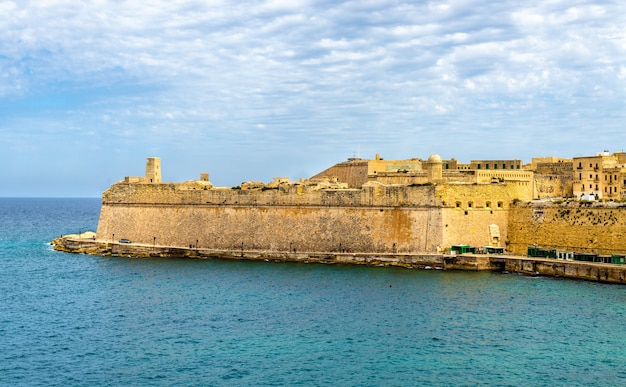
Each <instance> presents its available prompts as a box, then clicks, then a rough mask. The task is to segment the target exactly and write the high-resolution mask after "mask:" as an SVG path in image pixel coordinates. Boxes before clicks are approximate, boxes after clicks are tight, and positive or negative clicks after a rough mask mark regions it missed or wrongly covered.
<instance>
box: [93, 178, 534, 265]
mask: <svg viewBox="0 0 626 387" xmlns="http://www.w3.org/2000/svg"><path fill="white" fill-rule="evenodd" d="M518 189H520V187H519V186H518V185H516V184H470V185H467V184H462V185H419V186H400V185H398V186H393V185H392V186H388V185H381V184H379V183H367V184H365V185H364V186H363V187H362V188H360V189H319V187H318V186H313V185H306V184H297V183H296V184H294V183H286V184H280V185H278V186H276V187H272V188H268V187H267V186H264V187H261V188H256V189H239V188H206V189H204V188H198V186H196V185H194V184H192V183H161V184H146V183H125V182H122V183H118V184H114V185H113V186H111V187H110V188H109V189H108V190H107V191H105V192H104V194H103V201H102V210H101V214H100V220H99V223H98V230H97V236H98V239H101V240H115V239H120V238H125V239H130V240H132V241H133V242H138V243H146V244H149V243H155V244H160V245H170V246H196V247H201V248H214V249H227V250H228V249H240V248H242V246H243V248H244V249H258V250H267V251H294V250H295V251H331V252H342V251H355V252H371V253H437V252H440V251H443V249H445V248H447V247H448V246H450V245H452V244H458V243H466V244H472V245H478V246H483V245H489V244H495V245H499V243H500V242H501V241H504V240H506V238H507V217H508V203H509V202H510V200H511V195H516V192H517V191H518ZM522 189H524V188H523V187H522ZM493 230H497V233H495V234H494V232H493Z"/></svg>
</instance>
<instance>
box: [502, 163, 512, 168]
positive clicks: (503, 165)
mask: <svg viewBox="0 0 626 387" xmlns="http://www.w3.org/2000/svg"><path fill="white" fill-rule="evenodd" d="M502 169H506V164H502ZM511 169H513V168H511Z"/></svg>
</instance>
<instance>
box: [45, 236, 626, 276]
mask: <svg viewBox="0 0 626 387" xmlns="http://www.w3.org/2000/svg"><path fill="white" fill-rule="evenodd" d="M51 244H52V245H53V246H54V249H55V250H57V251H64V252H68V253H75V254H91V255H99V256H119V257H136V258H149V257H163V258H195V259H234V260H256V261H275V262H302V263H322V264H356V265H368V266H392V267H404V268H415V269H440V270H443V269H445V270H465V271H498V272H509V273H520V274H527V275H538V276H551V277H563V278H572V279H580V280H587V281H595V282H604V283H614V284H624V283H626V265H615V264H605V263H595V262H583V261H572V260H557V259H549V258H531V257H524V256H512V255H485V254H461V255H448V254H427V253H416V254H390V253H361V252H311V251H301V252H300V251H297V252H296V251H260V250H246V249H231V250H216V249H207V248H196V247H194V246H189V247H181V246H161V245H156V244H142V243H119V242H111V241H104V240H98V239H96V240H94V239H87V238H83V239H79V238H68V237H60V238H56V239H54V240H53V241H52V242H51Z"/></svg>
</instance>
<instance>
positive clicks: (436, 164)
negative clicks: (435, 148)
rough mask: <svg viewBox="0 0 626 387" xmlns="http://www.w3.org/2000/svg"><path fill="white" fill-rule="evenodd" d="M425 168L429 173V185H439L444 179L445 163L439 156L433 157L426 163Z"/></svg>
mask: <svg viewBox="0 0 626 387" xmlns="http://www.w3.org/2000/svg"><path fill="white" fill-rule="evenodd" d="M422 165H423V168H424V169H425V170H426V172H427V173H428V182H429V183H438V182H440V181H442V179H443V167H442V166H443V161H442V160H441V156H439V155H431V156H430V157H429V158H428V161H426V162H424V163H423V164H422Z"/></svg>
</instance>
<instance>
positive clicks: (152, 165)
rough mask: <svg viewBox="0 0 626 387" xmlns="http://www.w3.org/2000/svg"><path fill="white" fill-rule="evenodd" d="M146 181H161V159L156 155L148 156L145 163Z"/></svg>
mask: <svg viewBox="0 0 626 387" xmlns="http://www.w3.org/2000/svg"><path fill="white" fill-rule="evenodd" d="M146 182H147V183H161V159H160V158H158V157H148V162H147V163H146Z"/></svg>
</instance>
